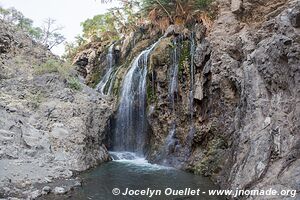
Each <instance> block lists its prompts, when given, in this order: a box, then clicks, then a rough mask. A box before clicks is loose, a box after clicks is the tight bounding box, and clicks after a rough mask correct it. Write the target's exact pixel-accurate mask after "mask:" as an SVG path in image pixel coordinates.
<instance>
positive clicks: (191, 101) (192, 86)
mask: <svg viewBox="0 0 300 200" xmlns="http://www.w3.org/2000/svg"><path fill="white" fill-rule="evenodd" d="M190 41H191V42H190V43H191V48H190V93H189V112H190V130H189V134H188V138H187V144H188V146H189V149H190V147H191V145H192V140H193V137H194V133H195V126H194V92H195V65H194V55H195V38H194V32H192V33H191V37H190Z"/></svg>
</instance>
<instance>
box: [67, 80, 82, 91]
mask: <svg viewBox="0 0 300 200" xmlns="http://www.w3.org/2000/svg"><path fill="white" fill-rule="evenodd" d="M67 82H68V85H69V87H70V88H71V89H73V90H81V89H82V86H81V84H80V82H79V80H78V78H77V77H69V78H68V79H67Z"/></svg>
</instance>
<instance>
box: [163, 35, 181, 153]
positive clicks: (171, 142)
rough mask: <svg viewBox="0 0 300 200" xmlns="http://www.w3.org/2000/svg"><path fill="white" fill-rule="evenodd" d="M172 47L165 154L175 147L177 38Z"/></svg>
mask: <svg viewBox="0 0 300 200" xmlns="http://www.w3.org/2000/svg"><path fill="white" fill-rule="evenodd" d="M179 42H180V41H179ZM173 45H174V49H173V54H172V67H171V71H170V72H171V75H170V82H169V94H168V95H169V99H170V108H171V112H172V118H173V119H172V120H173V121H172V124H171V127H170V130H169V135H168V136H167V140H166V144H165V145H167V149H168V150H167V154H169V153H171V152H170V151H171V149H172V148H175V143H176V138H175V135H176V112H175V111H176V110H175V103H176V102H175V101H176V98H177V94H178V70H179V58H180V45H179V44H178V41H177V38H176V39H175V40H174V42H173Z"/></svg>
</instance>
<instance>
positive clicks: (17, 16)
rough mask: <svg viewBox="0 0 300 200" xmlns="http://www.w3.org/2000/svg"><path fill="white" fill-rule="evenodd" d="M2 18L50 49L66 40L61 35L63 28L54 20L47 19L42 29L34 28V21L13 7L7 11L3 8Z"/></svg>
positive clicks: (0, 16)
mask: <svg viewBox="0 0 300 200" xmlns="http://www.w3.org/2000/svg"><path fill="white" fill-rule="evenodd" d="M0 18H1V19H2V20H3V21H6V22H7V23H9V24H13V25H14V26H15V27H17V28H18V29H20V30H22V31H23V32H26V33H27V34H28V35H29V36H30V37H31V38H32V39H33V40H35V41H37V42H40V43H41V44H43V45H45V46H47V47H48V49H52V48H53V47H54V46H57V45H59V44H61V43H62V42H63V41H64V40H65V37H64V36H63V35H62V34H61V33H60V30H61V29H62V27H59V26H56V25H55V20H53V19H50V18H48V19H46V20H45V21H44V24H43V26H42V27H34V26H33V21H32V20H31V19H29V18H26V17H25V16H24V15H23V14H22V13H21V12H20V11H18V10H16V9H15V8H13V7H12V8H8V9H5V8H3V7H1V6H0Z"/></svg>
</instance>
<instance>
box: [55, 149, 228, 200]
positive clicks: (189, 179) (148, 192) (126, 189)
mask: <svg viewBox="0 0 300 200" xmlns="http://www.w3.org/2000/svg"><path fill="white" fill-rule="evenodd" d="M113 157H114V158H115V159H118V160H114V161H111V162H108V163H105V164H103V165H101V166H99V167H98V168H95V169H93V170H90V171H87V172H85V173H83V174H81V175H80V178H81V179H82V180H83V184H82V187H80V188H76V189H75V190H74V191H73V192H72V193H71V194H70V195H68V197H67V196H66V197H62V196H61V197H60V198H59V199H76V200H86V199H91V200H102V199H103V200H110V199H112V200H114V199H116V200H118V199H125V200H126V199H155V200H156V199H158V200H160V199H163V200H165V199H178V200H179V199H197V200H202V199H203V200H221V199H224V198H222V197H218V196H208V195H207V192H208V190H211V189H218V187H216V186H215V185H214V184H213V183H212V182H211V181H210V180H209V179H208V178H206V177H201V176H196V175H193V174H190V173H187V172H184V171H180V170H177V169H174V168H170V167H164V166H160V165H153V164H150V163H148V162H147V161H146V160H145V159H144V158H139V157H136V156H135V155H134V154H131V153H121V154H120V153H113ZM116 188H117V189H116ZM113 190H114V192H115V193H118V192H120V194H118V195H114V194H113V192H112V191H113ZM142 190H143V191H142ZM180 190H182V191H180ZM192 190H195V193H197V190H198V194H199V195H196V194H193V193H192ZM199 190H200V192H199ZM180 192H181V193H183V194H180ZM203 192H205V193H206V194H203ZM122 193H123V194H122ZM128 193H130V194H128ZM170 193H173V194H170ZM136 194H139V195H136ZM189 194H192V195H189ZM150 196H152V197H150Z"/></svg>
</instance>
